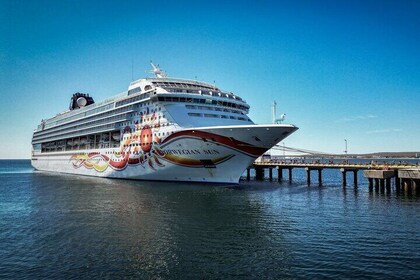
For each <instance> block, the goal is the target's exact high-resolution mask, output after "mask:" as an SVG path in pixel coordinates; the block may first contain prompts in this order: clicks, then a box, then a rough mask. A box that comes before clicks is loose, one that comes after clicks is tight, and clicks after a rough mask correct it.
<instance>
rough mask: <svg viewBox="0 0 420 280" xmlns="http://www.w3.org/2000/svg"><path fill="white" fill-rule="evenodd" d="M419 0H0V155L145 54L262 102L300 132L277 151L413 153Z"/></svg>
mask: <svg viewBox="0 0 420 280" xmlns="http://www.w3.org/2000/svg"><path fill="white" fill-rule="evenodd" d="M419 26H420V2H419V1H240V2H239V1H238V2H236V1H144V2H143V1H123V2H122V3H121V1H3V0H0V93H1V102H0V127H1V129H2V132H1V133H0V158H29V157H30V151H31V145H30V142H31V137H32V132H33V129H34V128H35V127H36V126H37V124H38V123H39V122H40V120H41V119H42V118H48V117H51V116H53V115H54V114H56V113H58V112H61V111H63V110H65V109H66V108H67V107H68V103H69V99H70V96H71V95H72V94H73V93H74V92H77V91H81V92H88V93H90V94H91V95H92V96H93V97H94V98H95V100H96V101H100V100H103V99H105V98H107V97H109V96H113V95H115V94H117V93H120V92H122V91H124V90H126V88H127V87H128V84H129V82H130V81H131V77H132V65H133V73H134V77H135V78H141V77H144V76H146V75H147V73H146V71H147V70H149V62H150V60H153V61H154V62H155V63H158V64H160V65H161V67H162V68H163V69H165V70H166V71H167V73H168V74H169V75H170V76H173V77H181V78H195V77H197V79H199V80H203V81H207V82H213V81H216V84H217V85H218V86H219V87H221V88H223V89H226V90H229V91H232V92H234V93H236V94H238V95H240V96H241V97H243V98H244V99H245V100H247V102H248V103H249V104H250V105H251V112H250V116H251V118H252V119H253V120H254V121H255V122H256V123H269V122H270V121H271V103H272V102H273V100H276V101H277V103H278V106H277V111H278V113H286V115H287V118H286V121H287V122H289V123H293V124H295V125H297V126H298V127H299V128H300V130H299V131H298V132H296V133H295V134H294V135H292V136H291V137H289V138H287V140H286V141H285V144H286V146H291V147H299V148H304V149H309V150H316V151H324V152H330V153H342V152H343V150H344V139H348V145H349V146H348V148H349V152H350V153H364V152H377V151H419V150H420V110H419V107H420V51H419V50H420V28H419Z"/></svg>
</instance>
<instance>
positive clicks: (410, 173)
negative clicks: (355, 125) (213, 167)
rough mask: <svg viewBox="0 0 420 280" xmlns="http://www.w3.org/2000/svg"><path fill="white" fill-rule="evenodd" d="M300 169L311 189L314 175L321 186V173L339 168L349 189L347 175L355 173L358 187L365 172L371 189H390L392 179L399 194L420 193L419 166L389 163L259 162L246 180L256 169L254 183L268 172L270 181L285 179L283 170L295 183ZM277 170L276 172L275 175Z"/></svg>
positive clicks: (263, 177)
mask: <svg viewBox="0 0 420 280" xmlns="http://www.w3.org/2000/svg"><path fill="white" fill-rule="evenodd" d="M297 168H301V169H304V170H305V171H306V181H307V184H308V186H309V185H311V183H312V181H311V179H312V177H311V176H312V175H311V174H312V173H316V174H317V176H318V184H319V185H320V186H322V172H323V170H325V169H336V170H338V171H340V172H341V174H342V185H343V187H346V186H347V185H348V184H347V179H348V178H347V177H348V173H350V174H352V175H353V176H350V178H352V179H353V185H354V186H355V187H357V185H358V173H359V171H361V172H363V176H364V177H365V178H366V179H367V180H368V182H369V189H370V190H373V188H374V187H375V189H376V190H381V191H382V190H384V189H386V190H387V191H390V190H391V185H392V180H393V181H394V185H395V188H396V190H397V191H399V190H400V189H404V190H405V191H407V192H412V191H415V192H416V193H419V191H420V167H419V166H418V165H417V164H415V165H414V164H389V163H382V164H377V163H349V162H348V161H346V160H344V161H343V162H342V163H334V162H333V161H329V162H328V163H321V162H319V161H315V162H298V161H295V160H293V161H290V162H289V161H274V160H264V161H256V162H254V163H253V164H252V165H251V166H250V167H248V169H247V172H246V179H247V180H251V169H254V170H255V180H257V181H261V180H264V179H265V178H266V176H265V174H266V170H268V179H269V180H270V181H272V180H275V179H276V178H275V173H277V181H279V182H280V181H282V180H283V179H284V174H283V170H287V172H286V173H288V177H287V179H288V181H289V182H290V183H291V182H292V181H293V169H297ZM274 171H277V172H274Z"/></svg>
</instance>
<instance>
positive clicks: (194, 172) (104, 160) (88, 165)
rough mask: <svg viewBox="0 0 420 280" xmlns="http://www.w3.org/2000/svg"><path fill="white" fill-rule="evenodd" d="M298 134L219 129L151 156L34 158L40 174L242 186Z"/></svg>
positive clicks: (176, 140) (282, 129)
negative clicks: (254, 167) (267, 156)
mask: <svg viewBox="0 0 420 280" xmlns="http://www.w3.org/2000/svg"><path fill="white" fill-rule="evenodd" d="M296 129H297V128H296V127H295V126H293V125H283V124H276V125H239V126H214V127H200V128H194V129H185V130H181V131H177V132H175V133H174V134H172V135H170V136H169V137H167V138H166V139H165V140H164V141H162V142H160V143H153V144H152V145H150V147H147V149H146V151H145V148H144V147H141V146H130V147H126V148H123V145H121V148H107V149H95V150H77V151H62V152H52V153H38V154H37V153H34V155H33V157H32V165H33V167H34V168H35V169H37V170H41V171H50V172H59V173H70V174H78V175H87V176H97V177H107V178H124V179H137V180H158V181H193V182H218V183H238V181H239V178H240V176H241V175H242V174H243V172H244V171H245V169H246V168H247V167H248V166H249V165H250V164H251V163H252V162H253V161H254V160H255V159H256V158H257V157H259V156H260V155H262V154H263V153H264V152H265V151H267V150H268V149H270V148H271V147H273V146H274V145H275V144H277V143H278V142H280V141H282V140H283V139H284V138H285V137H287V136H288V135H290V134H291V133H292V132H294V131H295V130H296Z"/></svg>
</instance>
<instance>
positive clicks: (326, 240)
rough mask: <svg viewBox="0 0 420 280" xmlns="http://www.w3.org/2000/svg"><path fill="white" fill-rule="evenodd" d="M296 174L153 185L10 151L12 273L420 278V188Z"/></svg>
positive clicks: (2, 194) (2, 268)
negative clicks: (56, 168)
mask: <svg viewBox="0 0 420 280" xmlns="http://www.w3.org/2000/svg"><path fill="white" fill-rule="evenodd" d="M293 176H294V178H293V183H292V184H289V183H288V182H287V181H286V182H281V183H278V182H268V181H265V182H255V181H250V182H246V181H242V182H241V183H240V184H239V186H224V185H216V184H205V185H203V184H194V183H164V182H142V181H129V180H109V179H100V178H89V177H82V176H74V175H57V174H49V173H44V172H36V171H34V170H33V169H32V168H31V166H30V162H29V161H9V160H2V161H0V279H86V278H105V279H106V278H108V279H120V278H124V279H127V278H136V279H229V278H234V279H354V278H362V279H419V278H420V234H419V232H420V211H419V210H420V198H419V197H418V196H417V195H415V194H412V193H411V194H407V193H404V192H403V193H399V194H398V193H396V192H395V191H392V192H391V193H387V192H376V191H373V192H369V190H368V187H367V184H366V181H365V180H364V179H363V178H361V177H362V176H361V175H359V179H360V183H359V186H358V187H354V186H352V185H350V186H347V187H346V188H343V187H342V186H341V174H340V173H339V172H338V171H336V170H327V171H325V172H324V176H323V179H324V185H323V186H322V187H319V186H318V185H317V182H316V181H315V182H314V183H313V185H311V186H309V187H308V186H307V185H306V177H305V173H304V171H303V170H301V171H298V170H296V171H295V172H294V174H293ZM349 181H351V180H349Z"/></svg>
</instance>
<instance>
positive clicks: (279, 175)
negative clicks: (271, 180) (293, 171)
mask: <svg viewBox="0 0 420 280" xmlns="http://www.w3.org/2000/svg"><path fill="white" fill-rule="evenodd" d="M276 168H277V180H278V181H279V182H280V181H281V180H283V169H282V168H279V167H278V166H277V167H276Z"/></svg>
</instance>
